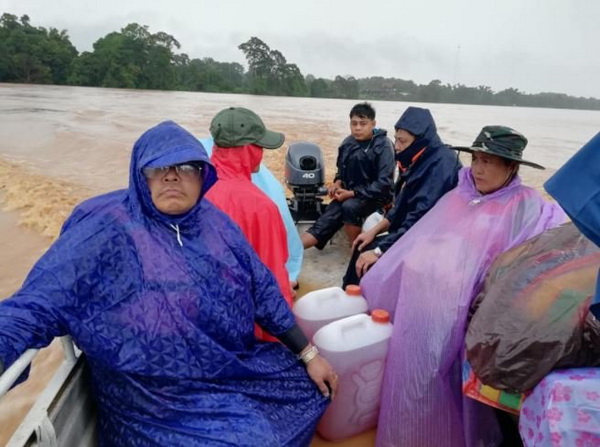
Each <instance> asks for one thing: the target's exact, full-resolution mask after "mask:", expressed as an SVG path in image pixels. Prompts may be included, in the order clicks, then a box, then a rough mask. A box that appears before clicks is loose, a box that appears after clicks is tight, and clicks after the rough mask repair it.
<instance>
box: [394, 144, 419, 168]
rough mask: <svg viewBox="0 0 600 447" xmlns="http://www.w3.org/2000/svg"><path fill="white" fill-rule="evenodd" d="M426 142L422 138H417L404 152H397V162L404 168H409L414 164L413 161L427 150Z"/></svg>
mask: <svg viewBox="0 0 600 447" xmlns="http://www.w3.org/2000/svg"><path fill="white" fill-rule="evenodd" d="M425 145H426V142H425V140H424V139H423V138H422V137H421V138H417V139H416V140H415V141H414V142H413V143H412V144H411V145H410V146H408V147H407V148H406V149H404V150H403V151H402V152H396V156H395V158H396V161H398V162H400V164H401V165H402V167H404V168H408V167H409V166H410V165H411V164H412V160H413V158H414V157H415V155H417V154H418V153H419V151H421V150H422V149H424V148H425Z"/></svg>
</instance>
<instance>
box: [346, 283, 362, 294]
mask: <svg viewBox="0 0 600 447" xmlns="http://www.w3.org/2000/svg"><path fill="white" fill-rule="evenodd" d="M361 293H362V292H361V290H360V286H357V285H355V284H350V285H349V286H346V294H348V295H350V296H360V294H361Z"/></svg>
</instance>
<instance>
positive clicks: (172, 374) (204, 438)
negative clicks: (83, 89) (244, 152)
mask: <svg viewBox="0 0 600 447" xmlns="http://www.w3.org/2000/svg"><path fill="white" fill-rule="evenodd" d="M215 181H217V178H216V174H215V168H214V166H213V165H212V164H211V163H210V161H209V159H208V157H207V155H206V152H205V151H204V149H203V147H202V145H201V144H200V143H199V142H198V140H197V139H196V138H195V137H194V136H193V135H192V134H190V133H189V132H187V131H186V130H184V129H183V128H182V127H180V126H178V125H177V124H175V123H173V122H171V121H167V122H164V123H161V124H159V125H157V126H155V127H153V128H151V129H149V130H148V131H147V132H145V133H144V134H143V135H142V136H141V137H140V139H139V140H138V141H137V142H136V143H135V146H134V148H133V153H132V157H131V165H130V178H129V188H128V189H125V190H121V191H115V192H112V193H109V194H105V195H102V196H99V197H95V198H92V199H90V200H88V201H86V202H84V203H82V204H81V205H79V206H78V207H77V208H76V209H75V210H74V211H73V213H72V215H71V216H70V217H69V219H68V220H67V222H66V223H65V225H64V226H63V230H62V233H61V235H60V237H59V238H58V240H57V241H56V242H55V243H54V244H53V245H52V247H50V249H49V250H48V251H47V252H46V253H45V254H44V255H43V256H42V258H41V259H40V260H39V261H38V262H37V263H36V265H35V266H34V267H33V269H32V271H31V272H30V274H29V276H28V277H27V279H26V281H25V283H24V284H23V286H22V288H21V289H20V290H19V291H18V292H16V293H15V295H13V296H12V297H11V298H10V299H8V300H5V301H3V302H2V303H0V372H2V369H3V367H9V366H10V365H11V364H12V363H13V362H14V361H15V360H16V359H17V358H18V356H19V355H20V354H22V353H23V352H24V351H25V350H26V349H28V348H40V347H43V346H46V345H47V344H48V343H49V342H50V341H51V340H52V339H53V338H54V337H56V336H61V335H65V334H69V335H71V336H72V338H73V341H74V342H75V343H76V345H77V346H78V347H79V348H80V349H81V350H82V351H83V353H84V354H85V356H86V358H87V362H88V364H89V366H90V371H91V377H92V387H93V394H94V398H95V401H96V404H97V409H98V436H99V439H98V441H99V445H100V446H261V447H262V446H273V447H279V446H308V445H309V443H310V441H311V439H312V436H313V433H314V430H315V427H316V423H317V421H318V420H319V418H320V417H321V415H322V413H323V411H324V410H325V408H326V406H327V402H328V397H329V395H330V393H333V392H334V391H335V388H336V385H337V376H336V374H335V372H334V371H333V370H332V368H331V366H330V365H329V364H328V363H327V361H326V360H324V359H323V358H322V357H320V356H319V355H318V351H316V348H314V347H312V346H311V345H310V344H309V343H308V340H307V339H306V337H305V336H304V335H303V334H302V331H301V330H300V329H299V328H298V326H297V325H296V323H295V320H294V316H293V314H292V312H291V311H290V309H289V307H288V305H287V304H286V302H285V301H284V300H283V298H282V296H281V293H280V292H279V288H278V286H277V283H276V282H275V280H274V278H273V275H272V274H271V273H270V272H269V270H268V269H267V268H266V267H265V266H264V265H263V264H262V263H261V262H260V261H259V259H258V257H257V255H256V254H255V252H254V251H253V250H252V248H251V247H250V245H249V244H248V242H247V241H246V239H245V238H244V235H243V233H242V232H241V231H240V229H239V228H238V227H237V226H236V225H235V224H234V223H233V222H232V221H231V220H230V219H229V217H227V216H226V215H225V214H224V213H222V212H221V211H219V210H218V209H217V208H216V207H214V206H213V205H212V204H211V203H210V202H208V201H207V200H206V199H203V196H204V194H205V193H206V191H207V190H208V189H210V187H211V186H212V185H213V184H214V183H215ZM255 322H256V323H258V324H259V325H261V326H262V327H264V328H265V329H266V330H268V331H269V332H270V333H271V334H273V335H274V336H276V337H277V338H278V339H279V340H280V341H281V342H282V343H279V342H261V341H258V340H257V339H256V338H255V336H254V323H255Z"/></svg>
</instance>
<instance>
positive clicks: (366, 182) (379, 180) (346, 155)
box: [334, 129, 394, 206]
mask: <svg viewBox="0 0 600 447" xmlns="http://www.w3.org/2000/svg"><path fill="white" fill-rule="evenodd" d="M336 166H337V172H336V174H335V178H334V181H336V180H341V181H342V185H343V187H344V188H345V189H348V190H350V191H354V194H355V197H356V198H359V199H362V200H373V201H376V202H377V203H378V205H379V206H384V205H386V204H388V203H390V201H391V200H392V186H393V175H394V151H393V148H392V143H391V142H390V140H389V139H388V137H387V132H386V131H385V130H383V129H375V130H374V133H373V138H372V139H371V141H370V143H369V145H368V146H367V147H366V148H363V147H362V146H361V144H360V143H359V142H358V141H357V140H356V139H355V138H354V137H353V136H352V135H350V136H348V137H346V139H345V140H344V141H343V142H342V144H341V146H340V147H339V149H338V157H337V162H336Z"/></svg>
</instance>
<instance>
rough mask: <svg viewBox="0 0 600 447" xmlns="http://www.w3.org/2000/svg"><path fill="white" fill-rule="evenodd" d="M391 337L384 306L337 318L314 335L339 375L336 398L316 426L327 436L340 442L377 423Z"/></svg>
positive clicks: (390, 328)
mask: <svg viewBox="0 0 600 447" xmlns="http://www.w3.org/2000/svg"><path fill="white" fill-rule="evenodd" d="M391 336H392V324H391V323H390V317H389V314H388V312H387V311H385V310H381V309H377V310H374V311H373V312H372V314H371V315H370V316H369V315H366V314H360V315H353V316H351V317H347V318H344V319H342V320H338V321H334V322H333V323H330V324H328V325H327V326H324V327H322V328H321V329H319V330H318V331H317V333H316V334H315V336H314V344H315V345H316V346H317V347H318V348H319V351H320V353H321V355H322V356H323V357H324V358H326V359H327V360H328V361H329V363H331V365H332V366H333V368H334V369H335V370H336V372H337V374H338V376H339V382H338V389H337V393H336V395H335V399H334V400H333V401H332V402H331V404H330V405H329V407H328V408H327V410H326V411H325V414H324V415H323V418H322V419H321V421H320V422H319V424H318V425H317V431H318V432H319V434H320V435H321V436H323V437H324V438H325V439H328V440H330V441H338V440H341V439H344V438H348V437H350V436H354V435H356V434H358V433H361V432H363V431H365V430H368V429H369V428H372V427H375V425H377V418H378V416H379V402H380V398H381V396H380V395H381V384H382V382H383V372H384V369H385V362H386V357H387V351H388V345H389V341H390V338H391Z"/></svg>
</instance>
